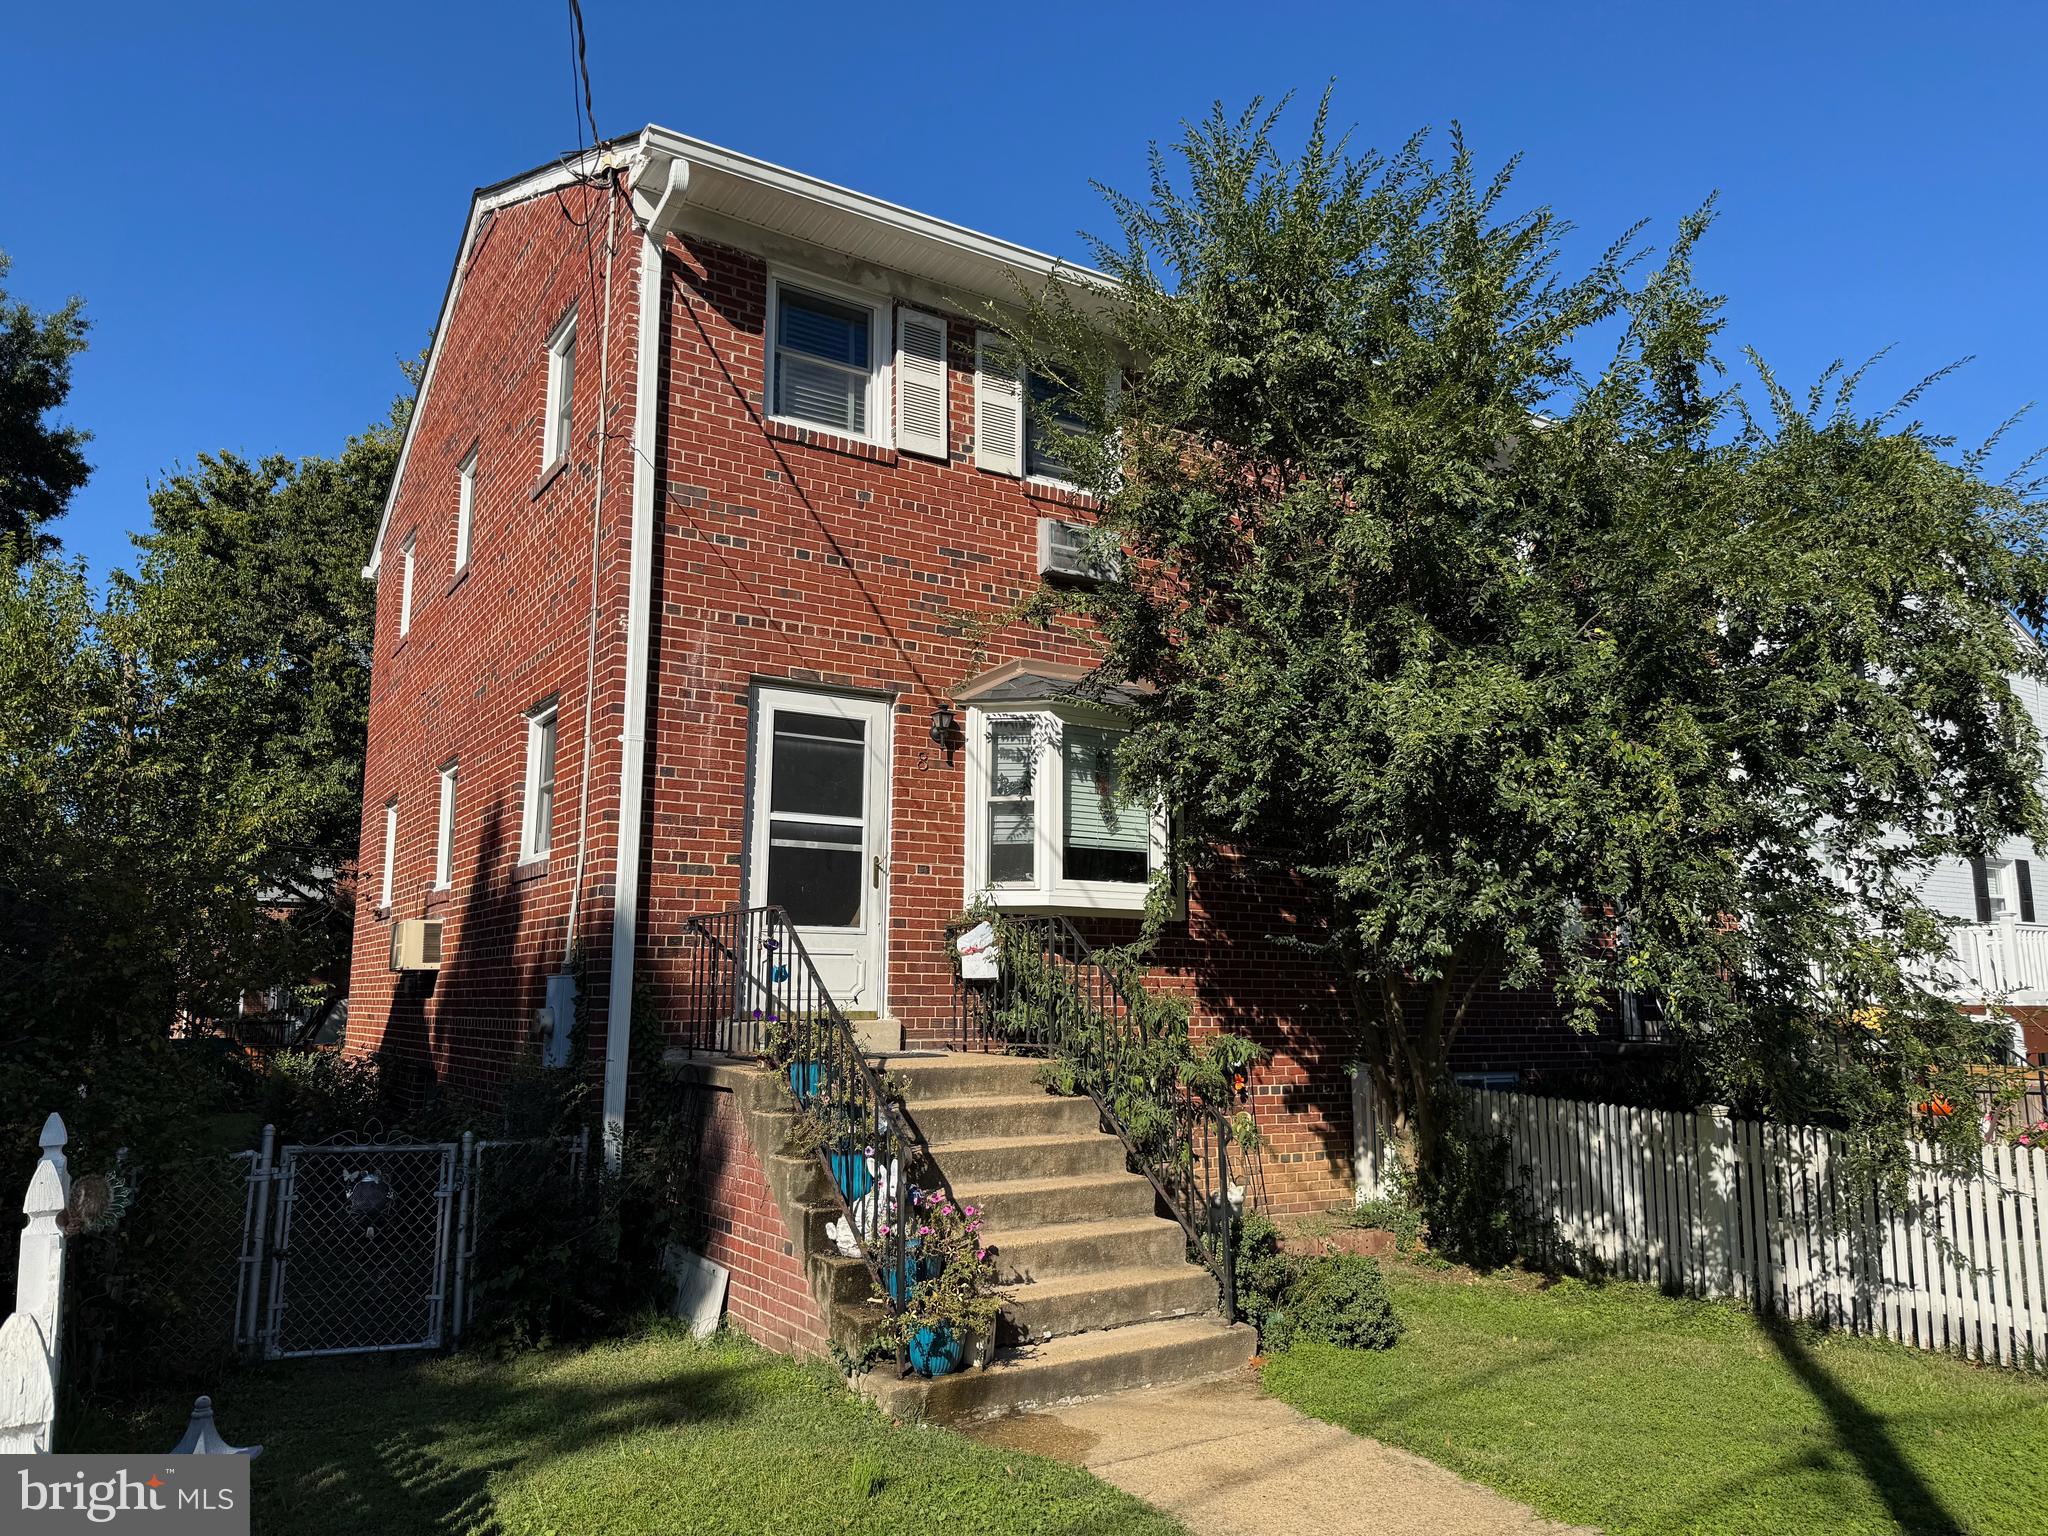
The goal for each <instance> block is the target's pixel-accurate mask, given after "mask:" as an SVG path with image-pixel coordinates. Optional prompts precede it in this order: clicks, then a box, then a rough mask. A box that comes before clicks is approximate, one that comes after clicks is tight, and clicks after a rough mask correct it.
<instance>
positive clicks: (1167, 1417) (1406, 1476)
mask: <svg viewBox="0 0 2048 1536" xmlns="http://www.w3.org/2000/svg"><path fill="white" fill-rule="evenodd" d="M961 1428H963V1429H964V1430H965V1431H966V1432H967V1433H968V1434H971V1435H973V1436H974V1437H975V1438H976V1439H978V1440H983V1441H987V1442H989V1443H991V1444H995V1445H1006V1446H1010V1447H1013V1448H1014V1449H1017V1450H1025V1451H1036V1452H1038V1453H1039V1454H1040V1455H1042V1456H1053V1457H1057V1458H1058V1459H1059V1460H1061V1461H1068V1462H1073V1463H1076V1464H1078V1465H1080V1466H1084V1467H1086V1468H1087V1469H1088V1470H1089V1471H1091V1472H1093V1473H1094V1474H1095V1475H1096V1476H1097V1477H1099V1478H1101V1479H1103V1481H1105V1482H1109V1483H1114V1484H1115V1485H1116V1486H1117V1487H1119V1488H1121V1489H1123V1490H1124V1492H1126V1493H1129V1494H1134V1495H1136V1496H1137V1497H1138V1498H1141V1499H1143V1500H1144V1501H1145V1502H1146V1503H1148V1504H1152V1505H1155V1506H1157V1507H1158V1508H1160V1509H1163V1510H1165V1511H1166V1512H1167V1513H1168V1514H1171V1515H1173V1516H1174V1517H1175V1518H1177V1519H1178V1520H1180V1521H1181V1523H1182V1524H1184V1525H1185V1526H1187V1528H1188V1529H1189V1530H1190V1531H1192V1532H1194V1533H1195V1536H1297V1533H1299V1536H1536V1533H1543V1536H1564V1533H1567V1532H1571V1533H1585V1532H1587V1531H1588V1530H1589V1528H1588V1527H1584V1526H1564V1525H1558V1524H1556V1523H1555V1522H1553V1521H1549V1520H1544V1519H1541V1518H1539V1517H1538V1516H1537V1515H1536V1513H1535V1512H1534V1511H1533V1510H1530V1509H1528V1508H1527V1507H1525V1506H1523V1505H1521V1504H1517V1503H1515V1502H1514V1501H1513V1500H1512V1499H1506V1498H1503V1497H1502V1496H1501V1495H1499V1494H1497V1493H1495V1492H1493V1491H1492V1490H1491V1489H1488V1488H1482V1487H1480V1486H1479V1485H1478V1484H1477V1483H1468V1482H1466V1481H1465V1480H1464V1479H1463V1478H1461V1477H1459V1476H1458V1475H1457V1474H1455V1473H1452V1472H1446V1471H1445V1470H1444V1469H1443V1468H1442V1467H1439V1466H1437V1465H1435V1464H1434V1463H1433V1462H1427V1461H1424V1460H1423V1459H1422V1458H1421V1457H1420V1456H1411V1455H1410V1454H1409V1453H1408V1452H1406V1451H1398V1450H1395V1449H1394V1448H1393V1447H1392V1446H1389V1445H1382V1444H1380V1442H1379V1441H1377V1440H1368V1439H1366V1438H1364V1437H1363V1436H1360V1435H1354V1434H1351V1433H1350V1432H1349V1431H1347V1430H1342V1429H1339V1428H1337V1427H1336V1426H1335V1425H1334V1424H1325V1423H1323V1422H1322V1421H1321V1420H1319V1419H1311V1418H1309V1417H1307V1416H1306V1415H1305V1414H1301V1413H1298V1412H1296V1411H1295V1410H1294V1409H1292V1408H1290V1407H1288V1406H1287V1404H1285V1403H1283V1402H1281V1401H1279V1400H1278V1399H1277V1398H1271V1397H1266V1396H1264V1395H1262V1394H1261V1393H1260V1391H1259V1388H1258V1384H1257V1382H1256V1381H1255V1380H1254V1379H1253V1378H1252V1377H1251V1376H1250V1374H1249V1373H1246V1374H1245V1375H1243V1376H1234V1377H1228V1378H1225V1379H1223V1380H1220V1381H1208V1382H1195V1383H1192V1384H1190V1385H1187V1386H1178V1387H1155V1388H1151V1389H1148V1390H1146V1391H1142V1392H1122V1393H1118V1394H1117V1395H1116V1396H1114V1397H1098V1398H1092V1399H1089V1400H1087V1401H1084V1402H1078V1403H1068V1404H1066V1405H1064V1406H1062V1407H1059V1408H1055V1409H1052V1410H1051V1411H1050V1412H1045V1413H1022V1414H1016V1415H1013V1416H1011V1417H1009V1418H1005V1419H993V1420H989V1421H987V1422H985V1423H982V1424H979V1425H963V1426H961ZM1594 1536H1597V1533H1594Z"/></svg>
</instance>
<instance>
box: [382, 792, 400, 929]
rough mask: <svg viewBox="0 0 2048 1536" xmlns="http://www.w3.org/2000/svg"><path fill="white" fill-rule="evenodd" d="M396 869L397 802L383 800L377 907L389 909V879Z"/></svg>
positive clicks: (384, 909) (387, 910) (384, 910)
mask: <svg viewBox="0 0 2048 1536" xmlns="http://www.w3.org/2000/svg"><path fill="white" fill-rule="evenodd" d="M397 869H398V802H397V801H396V800H386V801H385V802H384V879H383V882H382V883H381V884H380V885H379V886H378V887H377V892H378V894H377V908H378V910H379V911H383V912H389V911H390V910H391V879H392V876H393V875H394V874H396V873H397Z"/></svg>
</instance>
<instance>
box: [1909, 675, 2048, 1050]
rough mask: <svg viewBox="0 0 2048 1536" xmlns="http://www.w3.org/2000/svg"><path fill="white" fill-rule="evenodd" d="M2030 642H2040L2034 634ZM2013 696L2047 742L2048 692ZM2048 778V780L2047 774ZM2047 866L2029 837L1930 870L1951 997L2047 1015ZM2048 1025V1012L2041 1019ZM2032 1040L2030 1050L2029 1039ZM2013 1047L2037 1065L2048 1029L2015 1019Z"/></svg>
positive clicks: (2030, 690)
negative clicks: (1946, 934) (1945, 934)
mask: <svg viewBox="0 0 2048 1536" xmlns="http://www.w3.org/2000/svg"><path fill="white" fill-rule="evenodd" d="M2027 643H2028V644H2030V645H2034V644H2038V642H2036V641H2035V640H2034V639H2033V638H2032V637H2031V636H2029V637H2028V640H2027ZM2013 690H2014V691H2015V692H2016V693H2018V695H2019V696H2020V700H2021V702H2022V703H2024V704H2025V705H2026V707H2027V712H2028V713H2029V714H2031V715H2032V716H2033V717H2034V725H2035V728H2036V729H2037V730H2039V731H2040V732H2041V734H2042V737H2043V739H2044V740H2048V687H2044V686H2043V685H2042V684H2041V683H2040V682H2038V681H2036V680H2035V679H2033V678H2030V677H2016V678H2014V679H2013ZM2044 778H2048V775H2044ZM2044 880H2048V860H2044V856H2043V854H2042V851H2041V850H2040V849H2039V848H2037V847H2036V846H2035V845H2034V844H2032V843H2030V842H2028V841H2027V840H2026V839H2024V838H2012V839H2009V840H2008V841H2007V842H2006V843H2005V844H2004V845H2003V846H2001V847H2000V848H1999V849H1998V850H1997V852H1996V853H1995V854H1994V855H1991V856H1989V857H1986V858H1983V859H1944V860H1942V861H1940V862H1939V863H1937V864H1936V865H1935V866H1934V867H1933V868H1932V869H1930V870H1929V871H1928V872H1927V877H1926V880H1925V882H1924V883H1923V885H1922V887H1921V889H1922V894H1923V895H1924V897H1925V899H1926V901H1927V904H1928V905H1929V906H1931V907H1932V908H1934V910H1935V911H1937V912H1939V913H1941V914H1942V915H1943V916H1945V917H1952V918H1954V919H1956V926H1955V928H1954V929H1953V930H1952V931H1951V936H1950V948H1951V951H1952V953H1953V958H1954V964H1953V966H1952V967H1951V969H1950V973H1949V975H1948V977H1947V978H1946V980H1947V982H1948V989H1949V994H1950V996H1952V997H1953V998H1954V999H1955V1000H1956V1001H1957V1002H1959V1003H1964V1004H1979V1003H2003V1004H2005V1005H2007V1006H2009V1007H2012V1008H2014V1009H2029V1010H2031V1009H2034V1008H2040V1009H2043V1010H2048V886H2044V885H2043V883H2042V882H2043V881H2044ZM2043 1021H2044V1022H2048V1014H2044V1020H2043ZM2028 1033H2031V1034H2032V1035H2033V1036H2034V1039H2033V1041H2032V1049H2031V1050H2030V1049H2029V1048H2028V1045H2029V1042H2028V1040H2027V1038H2026V1035H2027V1034H2028ZM2013 1048H2014V1050H2015V1051H2016V1052H2019V1053H2020V1054H2021V1055H2023V1056H2026V1057H2027V1058H2028V1059H2034V1058H2035V1057H2037V1056H2040V1055H2041V1054H2042V1053H2044V1052H2048V1030H2043V1029H2040V1028H2038V1027H2037V1028H2036V1029H2034V1030H2032V1031H2028V1030H2026V1029H2025V1026H2024V1024H2023V1023H2022V1021H2021V1019H2020V1018H2018V1017H2016V1018H2015V1021H2014V1025H2013Z"/></svg>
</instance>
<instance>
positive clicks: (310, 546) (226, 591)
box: [117, 411, 402, 1027]
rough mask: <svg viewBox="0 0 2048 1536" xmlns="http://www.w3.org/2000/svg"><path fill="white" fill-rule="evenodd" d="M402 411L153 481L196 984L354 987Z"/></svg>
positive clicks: (146, 640)
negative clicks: (332, 452)
mask: <svg viewBox="0 0 2048 1536" xmlns="http://www.w3.org/2000/svg"><path fill="white" fill-rule="evenodd" d="M401 422H402V415H401V413H400V412H398V411H394V414H393V418H392V420H391V421H390V422H388V423H386V424H384V425H381V426H379V427H376V428H374V429H372V430H371V431H368V432H366V433H364V434H363V435H361V436H359V437H356V438H353V439H351V440H350V441H349V443H348V445H347V446H346V447H345V448H344V449H343V450H342V452H341V453H340V454H339V455H337V456H335V457H333V458H323V457H309V458H305V459H301V460H299V461H298V462H296V463H294V462H292V461H290V460H287V459H283V458H278V457H271V458H266V459H263V460H260V461H258V462H256V463H249V462H247V461H245V460H242V459H240V458H237V457H236V456H234V455H232V454H221V455H219V456H213V455H202V456H201V458H200V460H199V464H198V467H197V468H196V469H195V470H192V471H190V472H187V473H181V474H177V475H174V476H172V477H171V478H170V479H168V480H167V481H165V482H164V483H163V484H161V485H159V486H158V487H157V488H156V490H155V491H154V492H153V493H152V494H151V496H150V510H151V514H152V517H151V528H150V531H149V532H148V533H147V534H143V535H139V536H138V537H137V539H136V545H137V547H138V549H139V551H140V552H141V556H142V558H141V563H140V568H139V570H138V571H137V573H136V575H135V576H134V577H133V578H128V577H125V576H124V577H122V578H121V579H120V581H119V583H118V588H119V590H118V592H117V601H118V602H119V603H121V604H122V605H123V606H124V607H125V608H126V609H127V610H128V612H129V616H130V619H131V622H132V625H133V630H134V633H135V636H136V640H137V644H138V646H139V648H140V652H141V654H142V656H143V658H144V660H145V670H146V671H147V672H148V673H149V674H150V675H152V676H158V677H164V678H167V679H173V680H174V681H172V682H171V684H170V685H169V686H168V688H167V692H166V698H165V703H164V713H163V718H162V721H161V725H160V732H159V735H158V737H157V739H156V741H155V743H154V745H155V748H156V750H157V751H158V752H159V753H160V754H161V755H162V756H163V757H164V758H165V759H166V760H167V761H169V762H172V763H175V764H176V765H177V766H178V774H177V776H176V779H175V782H173V783H170V784H167V785H165V786H164V789H165V792H166V793H169V794H172V795H174V796H177V797H179V798H181V799H189V801H190V805H189V814H188V815H187V816H186V818H185V820H186V825H187V826H188V828H189V829H190V833H189V836H190V843H191V848H190V853H189V858H188V871H189V873H188V877H187V880H186V889H187V893H188V901H189V904H190V910H191V912H192V914H193V917H194V921H193V922H192V923H191V925H190V927H189V929H188V931H187V932H186V934H185V936H184V938H183V940H182V942H181V943H180V945H179V949H178V954H177V958H176V964H177V972H178V978H179V980H178V987H179V992H180V995H181V996H183V997H184V998H186V999H188V1001H189V1002H190V1003H191V1004H192V1005H194V1006H197V1007H200V1008H202V1009H204V1008H212V1007H231V1006H232V1004H233V1002H234V1000H235V999H236V998H237V996H238V995H239V993H240V991H241V989H242V988H243V987H245V986H248V985H251V984H256V983H263V982H270V983H275V984H283V985H286V986H294V985H295V986H297V987H299V988H301V989H302V990H303V991H304V992H305V1001H306V1002H307V1004H308V1005H309V1007H310V1009H311V1013H310V1017H309V1026H314V1027H316V1026H317V1024H318V1023H319V1022H320V1021H321V1020H323V1019H324V1018H325V1017H326V1015H327V1013H328V1012H329V1011H330V1010H331V1009H332V1008H333V1007H334V1006H335V1005H336V1004H337V1003H338V1002H339V1001H340V1000H341V999H342V998H343V997H344V996H346V995H347V990H348V960H349V951H350V947H351V944H352V939H353V933H354V910H355V903H354V898H353V895H352V886H351V878H352V870H353V861H354V857H355V852H356V844H357V841H358V839H359V835H360V829H361V818H362V791H363V748H364V741H365V738H366V734H367V731H368V721H369V698H370V648H371V641H372V628H373V624H374V621H375V601H376V600H375V593H374V590H373V588H372V587H371V585H370V583H369V582H368V581H366V580H365V579H364V577H363V574H362V570H363V562H364V560H365V559H367V558H368V554H369V549H370V543H371V540H372V539H373V538H374V537H375V534H376V528H377V519H378V516H379V514H380V512H381V509H382V507H383V502H384V496H385V493H386V491H387V490H388V489H389V487H390V484H391V476H392V472H393V469H394V467H395V464H396V462H397V453H398V441H399V437H400V435H401Z"/></svg>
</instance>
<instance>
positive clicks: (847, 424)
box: [768, 280, 887, 441]
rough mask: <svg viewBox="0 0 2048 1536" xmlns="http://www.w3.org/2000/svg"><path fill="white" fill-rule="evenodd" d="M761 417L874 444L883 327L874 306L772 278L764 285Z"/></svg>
mask: <svg viewBox="0 0 2048 1536" xmlns="http://www.w3.org/2000/svg"><path fill="white" fill-rule="evenodd" d="M769 306H770V313H769V322H768V326H769V329H768V334H769V347H768V413H769V414H770V415H771V416H774V417H777V418H779V419H780V420H783V421H791V422H799V423H801V424H803V425H805V426H811V427H823V428H825V429H826V430H827V431H831V432H843V433H845V434H846V435H847V436H849V437H864V438H869V439H872V440H875V441H880V440H881V438H882V436H883V427H884V424H885V418H886V415H887V411H886V409H885V407H884V404H883V401H882V395H881V384H880V380H881V378H882V376H883V371H884V370H883V367H882V364H883V360H884V358H885V356H886V351H887V348H886V345H885V336H886V330H885V327H884V325H883V323H882V314H881V309H880V307H879V306H877V305H874V304H870V303H868V302H866V301H864V300H860V299H855V298H853V297H851V296H837V295H831V294H825V293H820V292H818V291H816V290H815V289H812V288H808V287H803V286H800V285H798V284H795V283H784V282H781V281H779V280H777V281H772V282H771V283H770V284H769Z"/></svg>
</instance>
